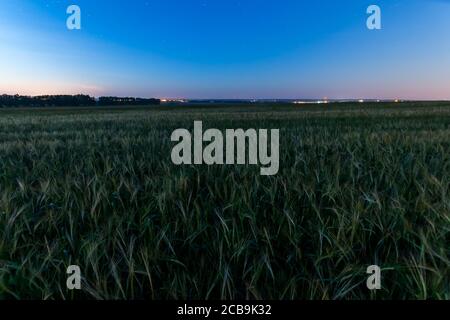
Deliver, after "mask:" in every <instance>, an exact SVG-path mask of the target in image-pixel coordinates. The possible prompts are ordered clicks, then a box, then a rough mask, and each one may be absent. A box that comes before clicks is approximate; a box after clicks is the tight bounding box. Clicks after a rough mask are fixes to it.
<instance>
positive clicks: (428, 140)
mask: <svg viewBox="0 0 450 320" xmlns="http://www.w3.org/2000/svg"><path fill="white" fill-rule="evenodd" d="M194 120H202V121H203V126H204V128H218V129H221V130H223V129H226V128H232V129H233V128H236V129H237V128H244V129H245V128H265V129H271V128H277V129H280V171H279V173H278V175H275V176H269V177H267V176H261V175H260V174H259V167H257V166H206V165H204V166H175V165H173V164H172V162H171V158H170V154H171V149H172V147H173V146H174V143H172V142H171V141H170V136H171V133H172V131H173V130H174V129H177V128H188V129H192V127H193V122H194ZM449 188H450V103H399V104H381V103H378V104H337V105H329V106H315V105H304V106H291V105H261V106H226V105H223V106H190V107H180V106H179V107H175V106H174V107H170V106H167V107H147V108H146V107H143V108H138V107H129V108H98V109H95V108H94V109H92V108H91V109H83V108H65V109H0V299H233V298H243V299H450V190H449ZM373 264H376V265H379V266H380V267H381V268H382V286H383V289H382V290H378V291H370V290H368V289H367V287H366V280H367V277H368V275H367V274H366V269H367V267H368V266H369V265H373ZM69 265H78V266H80V268H81V271H82V275H83V282H82V290H80V291H77V290H75V291H69V290H68V289H67V288H66V279H67V274H66V268H67V267H68V266H69Z"/></svg>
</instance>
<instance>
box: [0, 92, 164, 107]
mask: <svg viewBox="0 0 450 320" xmlns="http://www.w3.org/2000/svg"><path fill="white" fill-rule="evenodd" d="M160 103H161V100H159V99H153V98H152V99H143V98H132V97H100V98H99V99H98V100H97V99H95V98H93V97H91V96H88V95H83V94H78V95H45V96H34V97H32V96H21V95H6V94H4V95H0V107H3V108H6V107H88V106H138V105H159V104H160Z"/></svg>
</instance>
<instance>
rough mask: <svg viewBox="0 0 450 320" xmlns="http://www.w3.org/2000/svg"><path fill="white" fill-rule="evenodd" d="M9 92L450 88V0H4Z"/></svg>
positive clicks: (334, 93)
mask: <svg viewBox="0 0 450 320" xmlns="http://www.w3.org/2000/svg"><path fill="white" fill-rule="evenodd" d="M70 4H77V5H79V6H80V8H81V10H82V30H80V31H69V30H67V28H66V18H67V16H68V15H67V14H66V8H67V7H68V6H69V5H70ZM370 4H377V5H379V6H380V7H381V9H382V23H383V29H382V30H381V31H369V30H368V29H367V28H366V18H367V15H366V9H367V7H368V6H369V5H370ZM0 93H20V94H44V93H89V94H92V95H96V96H99V95H132V96H142V97H173V98H175V97H180V98H181V97H185V98H322V97H329V98H405V99H407V98H409V99H450V1H447V0H386V1H385V0H371V1H366V0H341V1H338V0H334V1H331V0H317V1H302V0H285V1H283V0H277V1H275V0H239V1H237V0H128V1H112V0H109V1H106V0H95V1H93V0H59V1H58V0H53V1H52V0H47V1H45V0H13V1H11V0H0Z"/></svg>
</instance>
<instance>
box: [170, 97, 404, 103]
mask: <svg viewBox="0 0 450 320" xmlns="http://www.w3.org/2000/svg"><path fill="white" fill-rule="evenodd" d="M352 101H353V100H352ZM355 101H357V102H359V103H365V102H390V101H392V102H395V103H399V102H402V101H401V100H399V99H394V100H367V101H366V100H364V99H359V100H355ZM161 102H162V103H170V102H178V103H187V102H189V100H186V99H166V98H163V99H161ZM250 102H252V103H256V102H258V100H255V99H253V100H250ZM331 102H348V100H341V101H339V100H336V101H330V100H328V99H324V100H317V101H302V100H296V101H292V103H293V104H311V103H315V104H328V103H331Z"/></svg>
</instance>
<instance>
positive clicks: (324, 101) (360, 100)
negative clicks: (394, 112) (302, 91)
mask: <svg viewBox="0 0 450 320" xmlns="http://www.w3.org/2000/svg"><path fill="white" fill-rule="evenodd" d="M392 101H393V102H395V103H399V102H401V101H400V100H398V99H395V100H392ZM358 102H359V103H364V102H366V100H364V99H359V100H358ZM367 102H387V100H384V101H381V100H368V101H367ZM293 103H294V104H311V103H316V104H327V103H330V101H329V100H317V101H293Z"/></svg>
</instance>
